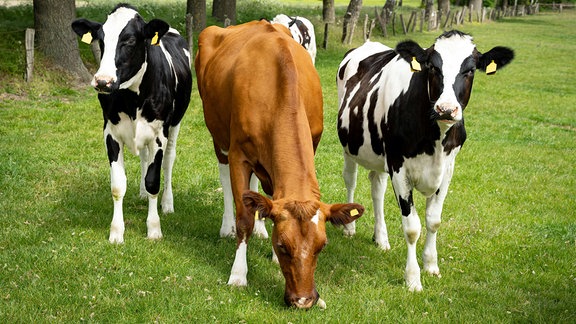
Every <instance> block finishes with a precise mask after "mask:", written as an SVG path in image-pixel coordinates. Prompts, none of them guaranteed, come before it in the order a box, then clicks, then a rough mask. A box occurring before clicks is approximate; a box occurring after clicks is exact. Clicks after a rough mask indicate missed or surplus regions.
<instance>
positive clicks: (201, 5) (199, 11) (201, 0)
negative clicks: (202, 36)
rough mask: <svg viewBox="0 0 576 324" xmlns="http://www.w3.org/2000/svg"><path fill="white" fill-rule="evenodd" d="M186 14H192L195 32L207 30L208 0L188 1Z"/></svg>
mask: <svg viewBox="0 0 576 324" xmlns="http://www.w3.org/2000/svg"><path fill="white" fill-rule="evenodd" d="M186 13H189V14H192V29H193V30H194V31H195V32H201V31H202V30H203V29H204V28H206V0H188V1H186Z"/></svg>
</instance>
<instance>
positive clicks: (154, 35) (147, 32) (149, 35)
mask: <svg viewBox="0 0 576 324" xmlns="http://www.w3.org/2000/svg"><path fill="white" fill-rule="evenodd" d="M168 29H170V25H168V23H167V22H165V21H163V20H160V19H152V20H150V22H149V23H147V24H146V26H144V38H146V39H150V44H152V45H159V44H160V38H162V36H164V34H166V33H167V32H168Z"/></svg>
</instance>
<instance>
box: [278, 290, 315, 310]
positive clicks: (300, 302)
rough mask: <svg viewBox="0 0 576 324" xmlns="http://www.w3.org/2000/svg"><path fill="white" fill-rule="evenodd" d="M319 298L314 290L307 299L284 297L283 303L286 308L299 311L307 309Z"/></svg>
mask: <svg viewBox="0 0 576 324" xmlns="http://www.w3.org/2000/svg"><path fill="white" fill-rule="evenodd" d="M319 298H320V295H318V292H317V291H316V290H314V293H313V295H312V296H309V297H297V296H285V297H284V302H286V305H288V306H294V307H296V308H299V309H309V308H311V307H312V306H314V305H315V304H316V302H317V301H318V299H319Z"/></svg>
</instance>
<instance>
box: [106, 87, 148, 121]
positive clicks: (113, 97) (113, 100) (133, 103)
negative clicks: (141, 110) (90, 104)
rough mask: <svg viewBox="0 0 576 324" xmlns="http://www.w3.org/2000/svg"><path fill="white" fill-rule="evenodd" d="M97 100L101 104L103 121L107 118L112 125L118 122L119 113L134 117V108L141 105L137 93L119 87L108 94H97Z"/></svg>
mask: <svg viewBox="0 0 576 324" xmlns="http://www.w3.org/2000/svg"><path fill="white" fill-rule="evenodd" d="M98 100H99V101H100V106H102V114H103V116H104V121H107V120H109V121H110V122H111V123H112V124H114V125H117V124H118V123H119V122H120V113H125V114H126V115H128V116H129V117H130V118H132V119H135V118H136V109H137V108H138V107H139V106H140V105H141V102H140V98H139V97H138V95H137V94H136V93H135V92H133V91H130V90H127V89H120V90H117V91H115V92H112V93H110V94H98ZM104 126H106V124H104Z"/></svg>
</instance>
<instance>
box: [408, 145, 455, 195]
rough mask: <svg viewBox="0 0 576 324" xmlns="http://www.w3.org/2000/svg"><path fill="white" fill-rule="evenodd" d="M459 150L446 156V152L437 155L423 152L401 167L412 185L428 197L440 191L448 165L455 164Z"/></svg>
mask: <svg viewBox="0 0 576 324" xmlns="http://www.w3.org/2000/svg"><path fill="white" fill-rule="evenodd" d="M456 154H457V150H454V151H453V152H451V153H450V155H448V156H446V155H445V153H444V152H442V153H440V154H435V155H427V154H421V155H418V156H416V157H414V158H411V159H407V160H406V161H404V165H403V166H402V168H401V169H405V172H406V173H405V174H406V177H407V178H408V180H409V181H410V182H411V183H412V186H413V187H414V188H415V189H416V190H418V191H419V192H420V193H422V194H423V195H424V196H426V197H430V196H432V195H433V194H435V193H436V192H437V191H438V188H440V185H441V184H442V180H443V179H444V177H445V175H446V171H447V170H448V167H449V166H450V165H452V164H454V159H455V157H456Z"/></svg>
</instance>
